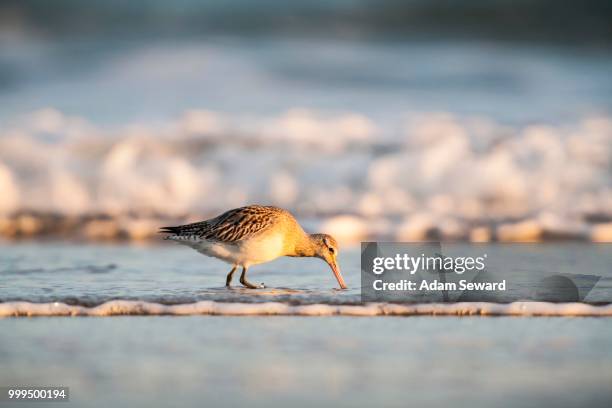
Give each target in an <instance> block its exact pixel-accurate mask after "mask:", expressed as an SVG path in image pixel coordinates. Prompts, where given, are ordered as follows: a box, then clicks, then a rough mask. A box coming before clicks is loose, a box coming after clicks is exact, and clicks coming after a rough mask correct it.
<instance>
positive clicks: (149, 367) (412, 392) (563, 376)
mask: <svg viewBox="0 0 612 408" xmlns="http://www.w3.org/2000/svg"><path fill="white" fill-rule="evenodd" d="M611 339H612V326H611V325H610V324H609V320H608V319H597V318H580V319H573V318H519V319H517V318H504V317H500V318H493V319H491V318H454V317H452V318H449V317H436V318H431V317H413V318H408V319H406V318H394V317H389V318H385V319H377V318H367V317H366V318H351V317H326V318H319V319H304V318H299V317H275V318H265V317H202V316H191V317H179V318H177V317H117V318H111V319H89V318H72V319H65V318H37V319H0V361H2V368H3V369H2V370H0V384H42V385H47V384H54V385H55V384H57V385H64V386H69V387H70V398H71V400H72V402H73V404H77V405H78V406H82V407H108V406H132V407H149V406H171V405H180V406H237V405H240V404H248V405H249V406H262V407H263V406H287V405H289V404H290V405H291V406H312V405H313V404H325V405H333V406H356V405H359V406H368V405H370V406H398V407H399V406H402V407H405V406H407V405H415V406H423V405H428V406H433V405H435V406H441V405H446V404H452V405H454V406H482V407H485V406H492V405H495V406H512V407H536V406H558V407H570V406H590V407H600V406H606V405H607V403H608V402H609V400H610V398H612V389H611V388H610V384H611V383H612V368H611V367H612V350H611V349H610V340H611ZM36 406H41V405H39V404H38V403H37V405H36ZM52 406H54V405H52Z"/></svg>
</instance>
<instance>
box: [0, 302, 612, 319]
mask: <svg viewBox="0 0 612 408" xmlns="http://www.w3.org/2000/svg"><path fill="white" fill-rule="evenodd" d="M194 315H202V316H304V317H322V316H348V317H375V316H404V317H409V316H456V317H463V316H480V317H495V316H516V317H612V304H607V305H599V306H596V305H591V304H586V303H549V302H513V303H489V302H459V303H447V304H445V303H420V304H393V303H366V304H363V305H332V304H309V305H298V306H293V305H290V304H286V303H280V302H265V303H226V302H216V301H208V300H207V301H200V302H195V303H187V304H176V305H163V304H159V303H152V302H142V301H131V300H112V301H108V302H105V303H103V304H101V305H99V306H96V307H85V306H70V305H67V304H65V303H58V302H53V303H30V302H6V303H0V318H10V317H111V316H194Z"/></svg>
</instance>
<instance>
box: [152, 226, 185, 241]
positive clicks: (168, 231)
mask: <svg viewBox="0 0 612 408" xmlns="http://www.w3.org/2000/svg"><path fill="white" fill-rule="evenodd" d="M157 232H158V233H159V234H170V235H166V236H165V237H164V239H172V237H173V236H175V235H178V233H179V232H180V227H161V228H160V229H159V231H157Z"/></svg>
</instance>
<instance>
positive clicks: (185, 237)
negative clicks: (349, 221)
mask: <svg viewBox="0 0 612 408" xmlns="http://www.w3.org/2000/svg"><path fill="white" fill-rule="evenodd" d="M160 232H163V233H169V234H170V235H168V236H167V237H166V239H169V240H172V241H176V242H179V243H181V244H184V245H187V246H190V247H191V248H193V249H195V250H196V251H198V252H200V253H202V254H204V255H207V256H212V257H215V258H218V259H221V260H223V261H225V262H227V263H229V264H231V265H233V267H232V270H231V271H230V272H229V274H228V275H227V279H226V281H225V285H226V286H227V287H229V286H230V284H231V282H232V277H233V275H234V272H235V271H236V269H237V268H238V267H242V274H241V275H240V283H242V284H243V285H244V286H246V287H247V288H251V289H259V288H263V284H262V285H255V284H253V283H251V282H249V281H248V280H247V278H246V273H247V270H248V269H249V267H250V266H251V265H256V264H260V263H264V262H269V261H272V260H273V259H276V258H278V257H281V256H295V257H316V258H321V259H323V260H324V261H325V262H327V264H328V265H329V266H330V268H331V270H332V272H333V273H334V275H335V277H336V279H337V280H338V284H339V285H340V287H341V288H342V289H346V284H345V283H344V279H343V278H342V275H341V274H340V268H339V267H338V262H337V256H338V244H337V243H336V240H335V239H334V238H333V237H332V236H331V235H327V234H307V233H306V232H304V230H303V229H302V227H301V226H300V224H299V223H298V222H297V220H296V219H295V218H294V217H293V215H291V213H289V211H287V210H283V209H282V208H278V207H269V206H261V205H249V206H246V207H240V208H235V209H233V210H229V211H227V212H225V213H223V214H221V215H219V216H218V217H215V218H211V219H209V220H205V221H201V222H196V223H193V224H186V225H179V226H176V227H163V228H162V229H161V230H160Z"/></svg>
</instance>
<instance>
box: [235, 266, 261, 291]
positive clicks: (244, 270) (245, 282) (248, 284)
mask: <svg viewBox="0 0 612 408" xmlns="http://www.w3.org/2000/svg"><path fill="white" fill-rule="evenodd" d="M246 273H247V268H246V267H244V266H243V267H242V274H241V275H240V283H242V284H243V285H244V286H246V287H247V288H250V289H263V288H264V285H263V283H262V284H261V285H255V284H253V283H251V282H249V281H248V280H247V278H246Z"/></svg>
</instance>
